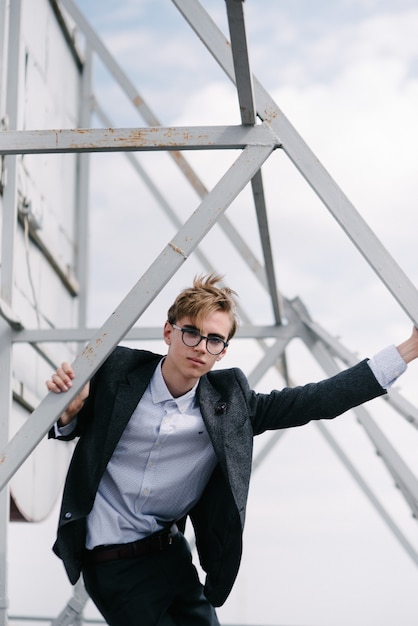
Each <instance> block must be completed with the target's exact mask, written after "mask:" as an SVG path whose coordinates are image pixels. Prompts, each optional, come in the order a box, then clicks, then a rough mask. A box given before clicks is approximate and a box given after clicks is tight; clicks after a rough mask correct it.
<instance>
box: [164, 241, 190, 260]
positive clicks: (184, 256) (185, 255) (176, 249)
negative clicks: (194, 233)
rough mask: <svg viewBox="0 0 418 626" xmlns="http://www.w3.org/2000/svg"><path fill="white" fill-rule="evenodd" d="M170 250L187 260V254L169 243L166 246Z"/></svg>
mask: <svg viewBox="0 0 418 626" xmlns="http://www.w3.org/2000/svg"><path fill="white" fill-rule="evenodd" d="M168 245H169V246H170V247H171V248H173V250H174V252H178V253H179V254H181V256H182V257H183V258H184V259H187V258H188V257H187V254H186V253H185V252H184V250H182V249H181V248H179V247H178V246H176V245H175V244H174V243H172V242H171V241H170V242H169V244H168Z"/></svg>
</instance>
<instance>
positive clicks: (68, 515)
mask: <svg viewBox="0 0 418 626" xmlns="http://www.w3.org/2000/svg"><path fill="white" fill-rule="evenodd" d="M72 516H73V515H72V513H70V512H69V511H67V513H66V514H65V515H64V517H65V519H71V518H72Z"/></svg>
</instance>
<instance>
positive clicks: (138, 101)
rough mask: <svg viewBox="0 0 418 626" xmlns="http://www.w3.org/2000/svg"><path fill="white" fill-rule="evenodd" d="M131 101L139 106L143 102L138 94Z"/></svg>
mask: <svg viewBox="0 0 418 626" xmlns="http://www.w3.org/2000/svg"><path fill="white" fill-rule="evenodd" d="M132 102H133V103H134V106H136V107H140V106H141V105H142V104H144V100H143V99H142V98H141V96H140V95H139V94H137V95H136V96H135V98H134V99H133V100H132Z"/></svg>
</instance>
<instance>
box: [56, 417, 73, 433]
mask: <svg viewBox="0 0 418 626" xmlns="http://www.w3.org/2000/svg"><path fill="white" fill-rule="evenodd" d="M76 426H77V417H75V418H74V419H73V421H72V422H70V423H69V424H66V425H65V426H58V422H55V424H54V433H55V437H68V435H71V433H72V432H73V431H74V430H75V427H76Z"/></svg>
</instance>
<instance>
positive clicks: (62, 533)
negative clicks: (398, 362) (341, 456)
mask: <svg viewBox="0 0 418 626" xmlns="http://www.w3.org/2000/svg"><path fill="white" fill-rule="evenodd" d="M161 358H162V357H161V356H160V355H157V354H153V353H152V352H146V351H142V350H132V349H129V348H122V347H118V348H116V350H115V351H114V352H113V353H112V354H111V356H110V357H109V358H108V359H107V361H106V362H105V363H104V364H103V365H102V367H101V368H100V369H99V370H98V372H97V373H96V374H95V376H94V377H93V379H92V381H91V388H90V395H89V398H88V400H87V402H86V404H85V406H84V407H83V409H82V411H81V412H80V414H79V416H78V424H77V429H76V432H75V433H73V435H72V437H76V436H79V437H80V438H79V441H78V442H77V445H76V448H75V450H74V454H73V457H72V460H71V464H70V467H69V470H68V474H67V479H66V483H65V488H64V494H63V500H62V508H61V513H60V519H59V527H58V535H57V540H56V542H55V544H54V551H55V552H56V554H57V555H58V556H59V557H60V558H61V559H62V560H63V561H64V565H65V568H66V570H67V574H68V577H69V579H70V581H71V582H72V583H73V584H75V582H76V581H77V580H78V578H79V575H80V571H81V566H82V552H83V549H84V546H85V537H86V516H87V515H88V513H89V512H90V510H91V508H92V506H93V502H94V498H95V494H96V491H97V488H98V485H99V482H100V479H101V477H102V475H103V472H104V470H105V468H106V465H107V463H108V461H109V459H110V457H111V456H112V453H113V451H114V449H115V446H116V444H117V442H118V440H119V438H120V436H121V434H122V432H123V430H124V428H125V426H126V424H127V423H128V421H129V419H130V417H131V415H132V413H133V411H134V409H135V407H136V406H137V404H138V402H139V400H140V398H141V396H142V394H143V393H144V391H145V389H146V387H147V385H148V383H149V380H150V378H151V376H152V374H153V372H154V370H155V368H156V366H157V364H158V362H159V361H160V360H161ZM197 393H198V401H199V405H200V409H201V412H202V416H203V419H204V421H205V424H206V426H207V428H208V432H209V434H210V437H211V439H212V443H213V447H214V449H215V452H216V455H217V457H218V461H219V464H218V466H217V467H216V468H215V470H214V472H213V474H212V477H211V478H210V480H209V482H208V484H207V486H206V489H205V491H204V493H203V495H202V497H201V499H200V501H199V502H198V503H197V505H196V506H195V507H194V508H193V509H192V510H191V511H190V512H189V516H190V519H191V521H192V523H193V527H194V531H195V535H196V546H197V550H198V554H199V559H200V563H201V565H202V567H203V569H204V571H205V572H206V574H207V576H206V583H205V593H206V596H207V598H208V599H209V601H210V602H211V603H212V604H213V605H214V606H220V605H221V604H223V603H224V602H225V600H226V598H227V597H228V595H229V593H230V591H231V588H232V585H233V583H234V581H235V578H236V575H237V573H238V568H239V564H240V559H241V551H242V531H243V527H244V519H245V509H246V502H247V495H248V488H249V481H250V473H251V462H252V447H253V437H254V435H258V434H260V433H262V432H264V431H266V430H274V429H279V428H289V427H292V426H300V425H302V424H306V423H307V422H309V421H310V420H312V419H321V418H332V417H335V416H336V415H339V414H341V413H343V412H344V411H347V410H348V409H349V408H351V407H353V406H357V405H359V404H361V403H363V402H366V401H367V400H370V399H372V398H374V397H376V396H380V395H382V394H384V393H385V390H384V389H383V388H382V387H381V386H380V385H379V384H378V382H377V381H376V379H375V377H374V375H373V374H372V372H371V370H370V368H369V367H368V365H367V362H366V361H362V362H361V363H359V364H358V365H356V366H354V367H352V368H350V369H348V370H346V371H344V372H342V373H340V374H337V375H336V376H333V377H332V378H330V379H328V380H325V381H322V382H319V383H311V384H309V385H305V386H302V387H296V388H292V389H290V388H285V389H282V390H281V391H272V392H271V393H269V394H259V393H256V392H254V391H252V390H251V389H250V388H249V385H248V382H247V379H246V377H245V376H244V374H243V372H242V371H241V370H239V369H227V370H216V371H213V372H210V373H208V374H207V375H206V376H203V377H202V379H201V380H200V382H199V385H198V390H197ZM51 436H54V435H53V433H52V432H51ZM183 522H184V520H183ZM180 524H181V522H180Z"/></svg>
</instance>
